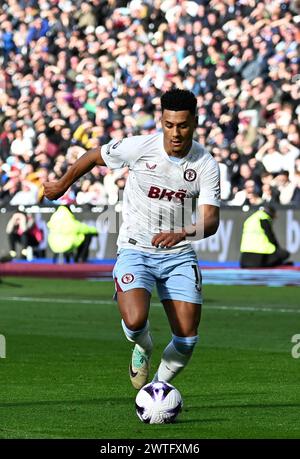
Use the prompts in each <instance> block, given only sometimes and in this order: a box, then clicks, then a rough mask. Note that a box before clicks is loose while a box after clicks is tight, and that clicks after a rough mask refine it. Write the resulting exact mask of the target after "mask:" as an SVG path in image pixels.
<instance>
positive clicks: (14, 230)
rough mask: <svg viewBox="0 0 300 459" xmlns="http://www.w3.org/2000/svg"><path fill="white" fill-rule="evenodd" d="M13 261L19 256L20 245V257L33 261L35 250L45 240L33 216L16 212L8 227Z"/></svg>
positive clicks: (10, 253)
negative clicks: (19, 247)
mask: <svg viewBox="0 0 300 459" xmlns="http://www.w3.org/2000/svg"><path fill="white" fill-rule="evenodd" d="M6 234H7V236H8V242H9V248H10V250H9V255H10V257H11V259H13V258H16V257H17V256H18V247H17V246H18V245H20V246H21V250H20V256H21V258H23V259H28V260H31V259H32V256H33V248H35V247H37V246H38V245H39V244H40V243H41V242H42V240H43V232H42V231H41V229H40V228H39V227H38V225H37V224H36V222H35V219H34V217H33V215H31V214H24V213H22V212H16V213H14V214H13V215H12V217H11V218H10V219H9V221H8V223H7V226H6Z"/></svg>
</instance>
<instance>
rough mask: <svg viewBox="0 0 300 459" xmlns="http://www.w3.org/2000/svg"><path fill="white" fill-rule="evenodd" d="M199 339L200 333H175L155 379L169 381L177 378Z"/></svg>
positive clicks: (164, 353) (165, 351)
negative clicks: (191, 334)
mask: <svg viewBox="0 0 300 459" xmlns="http://www.w3.org/2000/svg"><path fill="white" fill-rule="evenodd" d="M197 341H198V335H196V336H186V337H181V336H176V335H173V338H172V341H171V342H170V343H169V344H168V345H167V347H166V348H165V350H164V352H163V355H162V359H161V362H160V365H159V367H158V371H157V373H156V374H155V376H154V378H153V381H164V382H169V381H171V380H172V379H173V378H175V376H177V375H178V373H179V372H180V371H181V370H183V368H184V367H185V366H186V364H187V363H188V361H189V359H190V358H191V355H192V353H193V349H194V347H195V345H196V343H197Z"/></svg>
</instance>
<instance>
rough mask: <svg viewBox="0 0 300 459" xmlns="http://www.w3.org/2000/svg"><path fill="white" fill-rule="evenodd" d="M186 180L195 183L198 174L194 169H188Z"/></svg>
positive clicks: (185, 173) (185, 172)
mask: <svg viewBox="0 0 300 459" xmlns="http://www.w3.org/2000/svg"><path fill="white" fill-rule="evenodd" d="M183 177H184V180H186V181H187V182H193V181H194V180H195V179H196V177H197V172H196V171H194V169H186V170H185V171H184V174H183Z"/></svg>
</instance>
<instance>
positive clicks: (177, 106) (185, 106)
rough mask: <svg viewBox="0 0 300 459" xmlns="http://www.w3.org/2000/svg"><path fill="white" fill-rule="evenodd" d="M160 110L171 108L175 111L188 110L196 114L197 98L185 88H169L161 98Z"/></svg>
mask: <svg viewBox="0 0 300 459" xmlns="http://www.w3.org/2000/svg"><path fill="white" fill-rule="evenodd" d="M160 101H161V110H162V112H163V111H164V110H172V111H175V112H178V111H181V110H188V111H189V112H190V113H191V114H192V115H195V114H196V106H197V99H196V97H195V96H194V94H193V93H192V92H191V91H188V90H187V89H178V88H175V89H170V91H167V92H165V93H164V94H163V95H162V96H161V98H160Z"/></svg>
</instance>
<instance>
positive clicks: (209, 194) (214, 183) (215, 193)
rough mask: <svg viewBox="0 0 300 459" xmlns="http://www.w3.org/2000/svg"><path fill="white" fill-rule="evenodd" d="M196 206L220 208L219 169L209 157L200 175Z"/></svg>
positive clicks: (215, 162)
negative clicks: (206, 205)
mask: <svg viewBox="0 0 300 459" xmlns="http://www.w3.org/2000/svg"><path fill="white" fill-rule="evenodd" d="M199 185H200V191H199V198H198V204H199V205H203V204H209V205H211V206H216V207H220V201H221V199H220V169H219V165H218V163H217V161H216V160H215V159H214V158H213V157H210V158H209V160H208V161H206V163H205V165H204V167H203V170H202V173H201V175H200V184H199Z"/></svg>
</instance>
